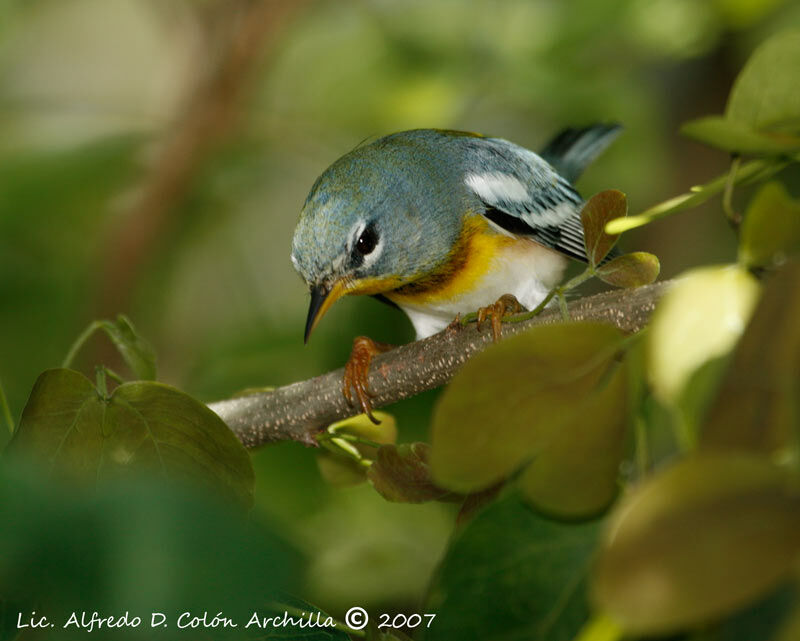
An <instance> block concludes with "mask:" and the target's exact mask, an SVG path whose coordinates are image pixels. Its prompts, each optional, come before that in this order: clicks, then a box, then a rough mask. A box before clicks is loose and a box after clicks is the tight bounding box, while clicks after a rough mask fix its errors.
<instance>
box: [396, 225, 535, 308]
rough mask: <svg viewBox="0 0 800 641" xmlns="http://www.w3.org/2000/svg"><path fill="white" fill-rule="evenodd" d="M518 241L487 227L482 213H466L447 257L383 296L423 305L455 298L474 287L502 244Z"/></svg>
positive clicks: (400, 301) (405, 302)
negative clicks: (426, 272) (469, 214)
mask: <svg viewBox="0 0 800 641" xmlns="http://www.w3.org/2000/svg"><path fill="white" fill-rule="evenodd" d="M517 242H519V240H517V239H515V238H511V237H509V236H504V235H502V234H498V233H496V232H494V231H491V230H490V229H489V223H488V222H487V221H486V219H485V218H483V216H468V217H467V219H466V220H465V221H464V226H463V227H462V229H461V234H460V235H459V238H458V242H456V244H455V246H454V247H453V249H452V250H451V252H450V254H449V255H448V258H447V260H446V261H445V262H444V263H442V264H441V265H440V266H439V267H437V268H436V269H435V270H434V271H433V272H431V273H430V274H426V275H425V276H423V277H421V278H420V279H418V280H415V281H413V282H411V283H407V284H405V285H402V286H401V287H399V288H397V289H394V290H392V291H389V292H386V293H385V296H386V297H387V298H388V299H389V300H391V301H392V302H394V303H397V304H398V305H402V304H411V305H425V304H431V303H436V302H439V301H442V300H451V299H456V298H458V297H459V296H460V295H462V294H463V293H464V292H468V291H470V290H472V289H473V288H475V286H476V285H477V283H478V281H479V280H480V279H481V278H482V277H483V276H484V275H485V274H486V272H487V271H489V269H490V266H491V263H492V261H493V260H494V259H495V257H496V256H497V254H498V253H499V252H500V251H501V250H502V249H503V248H505V247H508V246H509V245H513V244H515V243H517Z"/></svg>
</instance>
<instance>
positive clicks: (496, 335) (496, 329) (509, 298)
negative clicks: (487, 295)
mask: <svg viewBox="0 0 800 641" xmlns="http://www.w3.org/2000/svg"><path fill="white" fill-rule="evenodd" d="M524 311H526V310H525V308H524V307H523V306H522V304H521V303H520V302H519V301H518V300H517V299H516V297H515V296H514V295H513V294H503V295H502V296H501V297H500V298H498V299H497V301H496V302H495V303H492V304H491V305H487V306H486V307H481V308H480V309H478V330H479V331H480V328H481V324H482V323H483V321H485V320H486V319H487V318H488V319H489V320H490V321H491V323H492V338H493V339H494V342H495V343H496V342H497V341H499V340H500V333H501V331H502V329H501V324H502V322H503V317H504V316H508V315H510V314H519V313H520V312H524Z"/></svg>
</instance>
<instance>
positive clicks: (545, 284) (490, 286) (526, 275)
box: [398, 241, 567, 340]
mask: <svg viewBox="0 0 800 641" xmlns="http://www.w3.org/2000/svg"><path fill="white" fill-rule="evenodd" d="M566 266H567V258H566V257H565V256H563V255H561V254H559V253H558V252H555V251H553V250H551V249H547V248H545V247H542V246H541V245H539V244H537V243H534V242H533V241H525V242H521V243H516V244H514V245H511V246H508V247H505V248H503V249H502V250H501V252H500V253H499V254H498V255H497V256H496V257H495V259H494V260H493V262H492V263H491V266H490V269H489V270H488V271H487V273H486V274H485V275H484V276H483V278H481V279H479V280H478V282H477V283H476V284H475V287H473V288H472V289H471V290H469V291H467V292H462V293H461V294H459V295H458V296H456V297H453V298H450V299H445V300H439V301H437V302H436V303H432V304H426V305H414V304H409V303H405V302H404V303H398V305H399V307H400V309H402V310H403V311H404V312H405V313H406V314H407V315H408V317H409V319H411V323H412V324H413V325H414V329H415V330H416V332H417V340H419V339H420V338H427V337H428V336H431V335H433V334H436V333H437V332H440V331H442V330H443V329H444V328H445V327H447V325H449V324H450V322H451V321H452V320H453V319H454V318H455V317H456V315H457V314H461V315H464V314H469V313H470V312H474V311H476V310H477V309H478V308H479V307H485V306H487V305H491V304H492V303H494V302H495V301H497V299H498V298H500V297H501V296H502V295H503V294H513V295H514V296H515V297H516V298H517V300H518V301H519V302H520V303H522V304H523V305H524V306H525V307H526V308H527V309H533V308H534V307H536V306H537V305H538V304H539V303H541V302H542V300H543V299H544V297H545V296H546V295H547V293H548V292H549V291H550V290H551V289H552V288H553V287H554V286H555V285H557V284H558V282H559V281H560V280H561V277H562V276H563V274H564V269H565V268H566Z"/></svg>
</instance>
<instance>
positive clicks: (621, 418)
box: [519, 363, 628, 518]
mask: <svg viewBox="0 0 800 641" xmlns="http://www.w3.org/2000/svg"><path fill="white" fill-rule="evenodd" d="M627 376H628V375H627V372H626V365H625V363H622V364H619V365H618V366H616V367H613V368H611V369H610V370H609V372H608V375H607V378H606V380H605V381H603V382H600V383H599V384H598V385H597V387H596V389H594V390H592V391H591V392H590V393H589V394H588V395H587V396H586V397H585V398H581V399H576V401H575V402H576V403H577V404H578V405H579V413H578V414H577V415H574V416H573V419H572V420H569V421H568V422H566V423H564V424H562V426H561V428H560V429H559V431H558V432H556V433H555V434H553V436H552V437H551V439H550V441H549V442H548V443H547V444H546V445H544V447H543V449H542V451H541V452H540V453H539V454H538V455H537V457H536V459H535V460H534V461H533V462H532V463H531V464H530V465H528V467H527V468H526V469H525V471H524V472H523V474H522V478H521V479H520V481H519V483H520V487H521V489H522V492H523V494H524V496H525V497H526V499H527V500H529V501H530V502H531V503H533V505H535V506H536V507H537V508H538V509H540V510H542V511H544V512H547V513H549V514H554V515H557V516H560V517H570V518H575V517H583V516H586V515H590V514H597V513H599V512H600V511H601V510H602V509H603V508H605V507H606V506H607V505H608V504H609V503H610V502H611V500H612V499H613V498H614V495H615V494H616V492H617V477H618V476H619V467H620V463H621V462H622V458H623V454H624V451H625V442H626V438H627V434H628V430H627V426H628V378H627Z"/></svg>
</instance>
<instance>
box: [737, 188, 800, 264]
mask: <svg viewBox="0 0 800 641" xmlns="http://www.w3.org/2000/svg"><path fill="white" fill-rule="evenodd" d="M798 253H800V200H794V199H793V198H792V197H791V196H790V195H789V192H787V191H786V188H785V187H784V186H783V185H782V184H781V183H779V182H777V181H772V182H768V183H767V184H766V185H764V186H763V187H761V189H759V190H758V193H757V194H756V195H755V196H754V197H753V200H752V201H751V202H750V206H749V207H748V208H747V213H746V215H745V217H744V220H743V221H742V227H741V234H740V243H739V260H740V261H741V262H743V263H744V264H745V265H747V266H748V267H773V266H775V265H779V264H781V263H783V262H784V261H786V259H787V258H789V257H791V256H793V255H796V254H798Z"/></svg>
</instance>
